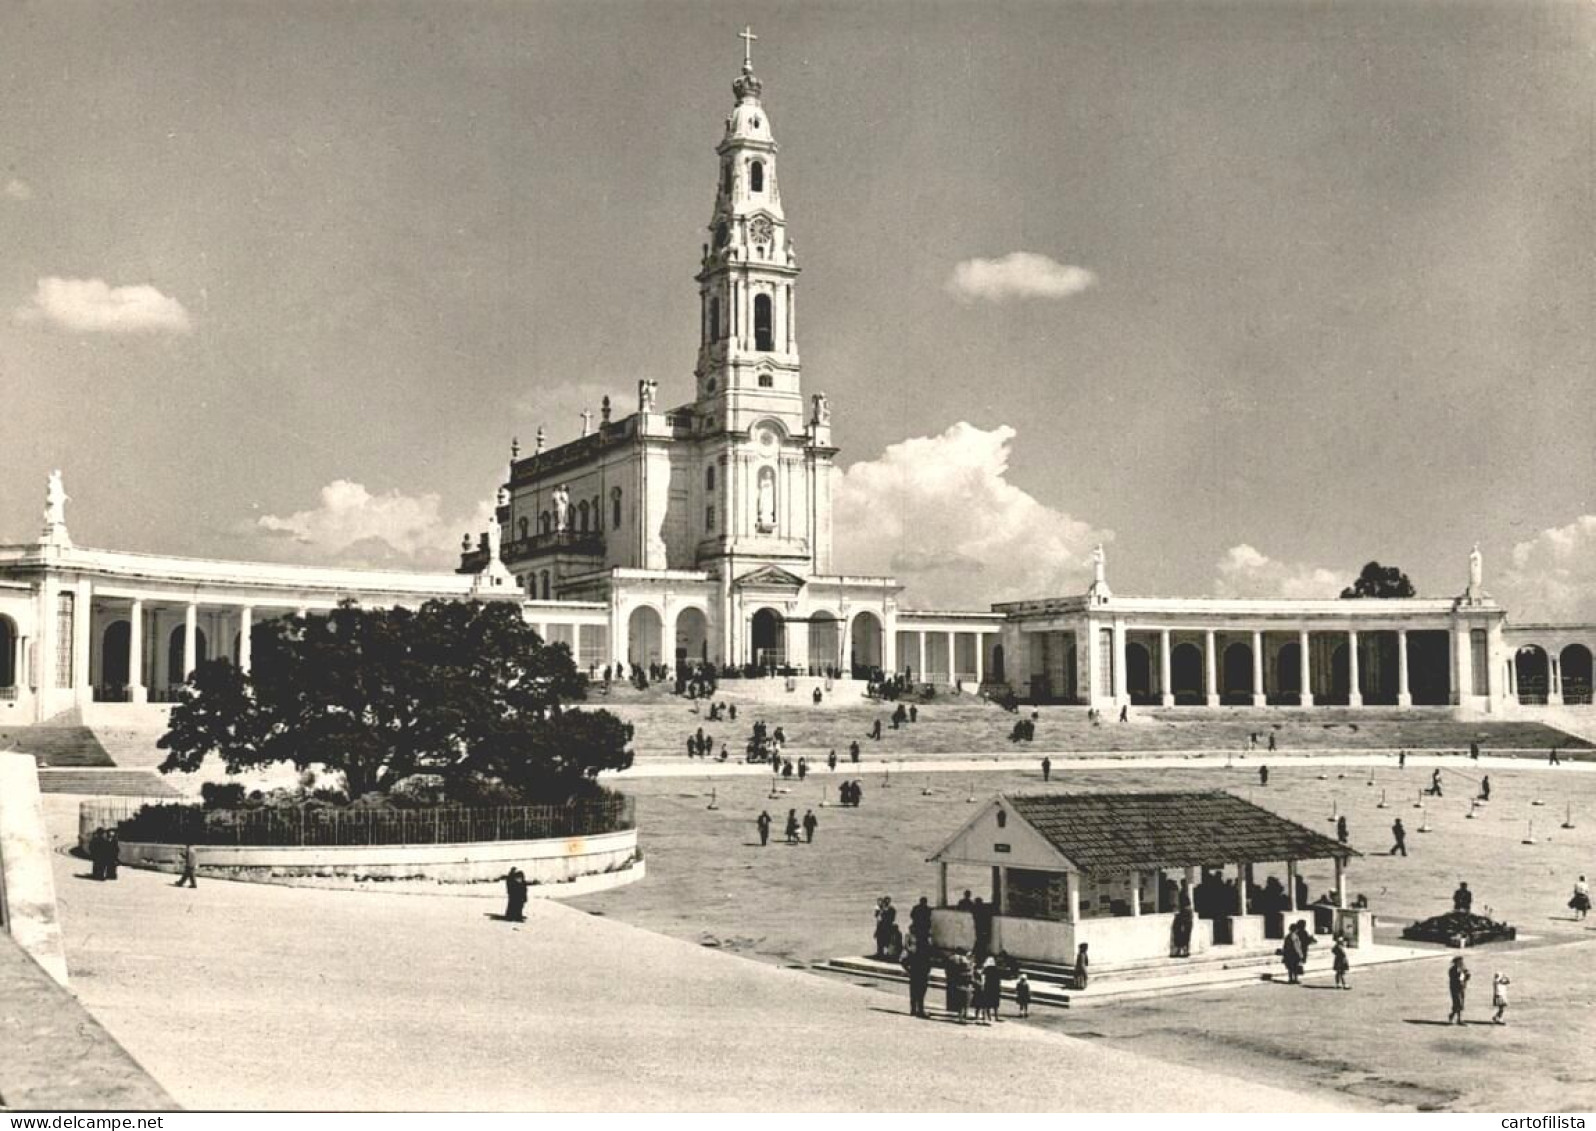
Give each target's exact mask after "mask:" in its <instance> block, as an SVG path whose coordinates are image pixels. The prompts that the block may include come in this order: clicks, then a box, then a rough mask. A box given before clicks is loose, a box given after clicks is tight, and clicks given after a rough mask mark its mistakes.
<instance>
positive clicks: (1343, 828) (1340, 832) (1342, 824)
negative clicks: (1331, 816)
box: [1336, 817, 1347, 844]
mask: <svg viewBox="0 0 1596 1131" xmlns="http://www.w3.org/2000/svg"><path fill="white" fill-rule="evenodd" d="M1336 839H1337V840H1339V841H1340V842H1341V843H1342V844H1345V843H1347V819H1346V818H1345V817H1337V818H1336Z"/></svg>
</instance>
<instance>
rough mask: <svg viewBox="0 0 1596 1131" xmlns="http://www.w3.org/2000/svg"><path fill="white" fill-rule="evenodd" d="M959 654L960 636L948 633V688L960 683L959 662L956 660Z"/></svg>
mask: <svg viewBox="0 0 1596 1131" xmlns="http://www.w3.org/2000/svg"><path fill="white" fill-rule="evenodd" d="M958 654H959V634H958V633H956V632H950V633H948V686H949V687H952V686H953V685H954V684H955V683H957V682H959V662H958V660H957V659H956V658H955V657H957V656H958Z"/></svg>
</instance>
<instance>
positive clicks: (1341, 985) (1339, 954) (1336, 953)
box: [1330, 939, 1352, 990]
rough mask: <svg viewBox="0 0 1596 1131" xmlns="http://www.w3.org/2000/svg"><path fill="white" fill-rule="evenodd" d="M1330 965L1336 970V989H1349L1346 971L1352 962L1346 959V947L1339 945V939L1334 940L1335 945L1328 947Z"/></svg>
mask: <svg viewBox="0 0 1596 1131" xmlns="http://www.w3.org/2000/svg"><path fill="white" fill-rule="evenodd" d="M1330 966H1331V968H1332V969H1333V970H1335V972H1336V989H1338V990H1350V989H1351V988H1352V987H1351V986H1349V985H1347V971H1348V970H1350V969H1352V964H1351V963H1350V962H1348V961H1347V948H1346V947H1344V946H1342V945H1341V940H1340V939H1337V940H1336V945H1335V946H1333V947H1331V948H1330Z"/></svg>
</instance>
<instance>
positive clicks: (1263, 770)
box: [1258, 766, 1269, 785]
mask: <svg viewBox="0 0 1596 1131" xmlns="http://www.w3.org/2000/svg"><path fill="white" fill-rule="evenodd" d="M1258 784H1259V785H1268V784H1269V767H1268V766H1259V767H1258Z"/></svg>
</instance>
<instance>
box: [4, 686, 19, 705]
mask: <svg viewBox="0 0 1596 1131" xmlns="http://www.w3.org/2000/svg"><path fill="white" fill-rule="evenodd" d="M16 697H17V689H16V688H15V687H0V703H10V702H12V701H13V700H15V699H16Z"/></svg>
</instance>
